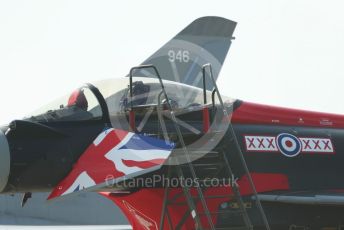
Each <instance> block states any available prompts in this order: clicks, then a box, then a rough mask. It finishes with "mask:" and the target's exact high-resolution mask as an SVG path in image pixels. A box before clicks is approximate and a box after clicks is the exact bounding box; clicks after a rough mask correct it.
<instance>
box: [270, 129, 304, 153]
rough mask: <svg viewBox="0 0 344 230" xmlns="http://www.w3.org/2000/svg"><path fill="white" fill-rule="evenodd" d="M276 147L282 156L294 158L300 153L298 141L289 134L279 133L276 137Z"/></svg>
mask: <svg viewBox="0 0 344 230" xmlns="http://www.w3.org/2000/svg"><path fill="white" fill-rule="evenodd" d="M276 140H277V147H278V149H279V150H280V151H281V153H282V154H283V155H284V156H287V157H295V156H297V155H299V153H300V152H301V149H302V148H301V142H300V140H299V139H298V138H297V137H295V136H294V135H291V134H289V133H281V134H279V135H278V136H277V139H276Z"/></svg>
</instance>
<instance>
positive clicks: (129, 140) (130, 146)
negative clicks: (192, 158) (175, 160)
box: [48, 129, 175, 199]
mask: <svg viewBox="0 0 344 230" xmlns="http://www.w3.org/2000/svg"><path fill="white" fill-rule="evenodd" d="M174 146H175V145H174V143H166V142H165V141H162V140H159V139H157V138H152V137H148V136H143V135H139V134H135V133H131V132H127V131H124V130H118V129H108V130H105V131H103V132H102V133H100V134H99V135H98V137H97V138H96V139H95V140H94V141H93V143H92V144H91V145H90V146H89V147H88V148H87V149H86V151H85V152H84V153H83V154H82V155H81V157H80V158H79V159H78V161H77V162H76V163H75V165H74V167H73V169H72V171H71V172H70V173H69V175H68V176H67V177H66V178H65V179H63V180H62V181H61V182H60V183H59V184H58V186H57V187H56V188H55V189H54V190H53V191H52V193H51V194H50V195H49V198H48V199H52V198H56V197H59V196H63V195H67V194H71V193H74V192H78V191H81V190H85V189H88V188H91V187H93V186H95V185H101V184H106V183H107V182H109V181H110V183H114V182H113V181H115V180H116V181H122V180H125V179H126V178H131V177H134V176H135V175H139V174H144V173H146V172H150V171H153V170H156V169H158V168H160V167H161V166H162V165H163V164H164V162H165V161H166V159H167V158H168V157H169V156H170V154H171V152H172V149H173V148H174ZM110 175H111V178H110V177H109V176H110Z"/></svg>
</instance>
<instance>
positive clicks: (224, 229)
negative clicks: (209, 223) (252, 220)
mask: <svg viewBox="0 0 344 230" xmlns="http://www.w3.org/2000/svg"><path fill="white" fill-rule="evenodd" d="M252 229H253V226H249V227H244V226H242V227H240V226H238V227H217V228H215V230H252Z"/></svg>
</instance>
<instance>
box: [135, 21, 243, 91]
mask: <svg viewBox="0 0 344 230" xmlns="http://www.w3.org/2000/svg"><path fill="white" fill-rule="evenodd" d="M235 27H236V22H233V21H230V20H228V19H225V18H220V17H202V18H198V19H196V20H195V21H193V22H192V23H191V24H190V25H188V26H187V27H186V28H185V29H183V30H182V31H181V32H180V33H179V34H177V35H176V36H175V37H174V38H172V39H171V40H170V41H169V42H167V43H166V44H165V45H164V46H163V47H161V48H160V49H159V50H158V51H156V52H155V53H154V54H153V55H152V56H150V57H149V58H148V59H147V60H145V61H144V62H143V63H142V64H143V65H148V64H152V65H155V66H156V67H157V68H158V70H159V72H160V75H161V77H162V78H163V79H166V80H170V81H176V82H180V83H184V84H188V85H192V86H196V87H200V88H201V87H202V82H201V76H202V73H201V70H202V66H203V65H204V64H207V63H210V64H211V65H212V67H213V74H214V78H215V79H217V77H218V75H219V72H220V70H221V67H222V64H223V62H224V60H225V58H226V55H227V52H228V50H229V47H230V45H231V40H232V35H233V32H234V29H235ZM138 73H140V74H139V75H140V76H145V77H152V75H153V72H150V70H148V69H143V70H141V72H138ZM138 73H137V74H138ZM210 88H212V86H211V84H210V82H209V81H208V85H207V89H210Z"/></svg>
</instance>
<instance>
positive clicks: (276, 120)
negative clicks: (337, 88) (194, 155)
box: [232, 102, 344, 128]
mask: <svg viewBox="0 0 344 230" xmlns="http://www.w3.org/2000/svg"><path fill="white" fill-rule="evenodd" d="M232 123H233V124H252V125H253V124H254V125H289V126H305V127H319V128H344V115H339V114H331V113H322V112H312V111H306V110H299V109H289V108H283V107H277V106H270V105H262V104H255V103H250V102H242V104H241V105H240V106H239V107H238V108H237V109H236V110H235V111H234V112H233V115H232Z"/></svg>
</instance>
